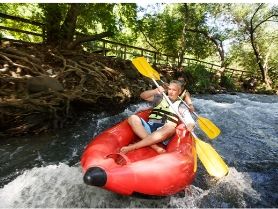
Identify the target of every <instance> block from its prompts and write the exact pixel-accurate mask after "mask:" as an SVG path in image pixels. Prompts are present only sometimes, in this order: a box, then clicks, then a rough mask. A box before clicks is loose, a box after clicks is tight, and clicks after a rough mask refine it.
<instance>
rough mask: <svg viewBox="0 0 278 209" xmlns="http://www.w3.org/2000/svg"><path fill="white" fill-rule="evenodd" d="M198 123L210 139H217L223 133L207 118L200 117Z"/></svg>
mask: <svg viewBox="0 0 278 209" xmlns="http://www.w3.org/2000/svg"><path fill="white" fill-rule="evenodd" d="M197 122H198V124H199V126H200V128H201V129H202V130H203V131H204V132H205V133H206V135H207V136H208V137H209V138H210V139H214V138H216V137H217V136H218V135H219V134H220V133H221V131H220V129H219V128H218V127H217V126H216V125H215V124H214V123H213V122H211V121H210V120H209V119H207V118H203V117H200V116H199V117H198V120H197Z"/></svg>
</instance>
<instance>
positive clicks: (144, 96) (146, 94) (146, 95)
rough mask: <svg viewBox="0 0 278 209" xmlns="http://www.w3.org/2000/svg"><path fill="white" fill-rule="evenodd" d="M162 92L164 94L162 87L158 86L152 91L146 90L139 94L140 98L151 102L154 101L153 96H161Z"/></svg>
mask: <svg viewBox="0 0 278 209" xmlns="http://www.w3.org/2000/svg"><path fill="white" fill-rule="evenodd" d="M162 92H164V88H163V87H162V86H159V87H158V88H156V89H152V90H147V91H144V92H142V93H141V94H140V97H141V98H142V99H144V100H146V101H148V102H151V101H153V100H154V96H155V95H156V94H161V93H162Z"/></svg>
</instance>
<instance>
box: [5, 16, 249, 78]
mask: <svg viewBox="0 0 278 209" xmlns="http://www.w3.org/2000/svg"><path fill="white" fill-rule="evenodd" d="M0 18H2V19H5V20H10V21H15V22H17V23H18V22H20V23H24V24H30V25H32V27H33V31H25V30H21V29H18V28H14V27H6V26H2V25H1V23H0V29H2V31H8V33H9V34H12V33H13V32H14V33H16V34H24V35H25V37H24V38H21V39H20V40H16V39H14V38H13V37H12V38H11V37H8V38H7V37H1V39H2V40H10V41H15V40H16V41H18V42H23V43H26V42H28V43H33V44H42V43H44V41H45V34H46V33H45V32H46V31H45V24H43V23H40V22H36V21H32V20H28V19H25V18H21V17H16V16H12V15H7V14H4V13H0ZM2 22H4V21H2ZM2 24H3V23H2ZM4 34H5V33H4ZM37 40H38V41H37ZM88 50H89V51H90V52H93V53H99V54H102V55H104V56H110V57H119V58H122V59H128V60H131V59H133V58H134V57H138V56H144V57H146V58H147V59H148V61H149V62H150V63H153V64H156V65H161V66H163V65H169V66H177V64H178V57H175V56H171V55H167V54H161V53H158V52H156V51H152V50H148V49H144V48H140V47H135V46H131V45H126V44H122V43H117V42H114V41H110V40H106V39H100V40H96V41H92V42H90V47H89V48H88ZM182 63H183V64H182V66H183V67H188V66H191V65H196V64H201V65H203V66H205V67H206V69H207V70H208V71H210V72H214V73H217V72H221V71H222V70H223V69H222V68H221V66H220V65H218V64H214V63H209V62H205V61H201V60H197V59H193V58H186V57H185V58H184V60H183V62H182ZM224 75H226V76H228V77H230V78H233V79H234V80H235V81H237V80H239V79H242V78H244V79H246V78H249V77H251V76H252V75H251V74H250V73H249V72H247V71H243V70H238V69H234V68H225V69H224Z"/></svg>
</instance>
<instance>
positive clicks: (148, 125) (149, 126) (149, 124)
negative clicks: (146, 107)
mask: <svg viewBox="0 0 278 209" xmlns="http://www.w3.org/2000/svg"><path fill="white" fill-rule="evenodd" d="M140 119H141V122H142V125H143V126H144V128H145V130H146V131H147V132H148V134H151V133H152V132H154V131H156V130H157V129H158V128H160V127H162V126H163V125H164V123H154V122H149V121H148V122H146V121H145V120H144V119H142V118H140ZM169 142H170V139H166V140H164V141H163V142H162V144H164V145H165V146H166V145H167V144H168V143H169Z"/></svg>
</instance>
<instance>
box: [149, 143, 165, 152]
mask: <svg viewBox="0 0 278 209" xmlns="http://www.w3.org/2000/svg"><path fill="white" fill-rule="evenodd" d="M151 148H152V149H154V150H155V151H156V152H157V153H159V154H162V153H165V152H166V150H165V149H163V148H162V147H160V146H158V145H157V144H153V145H151Z"/></svg>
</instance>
